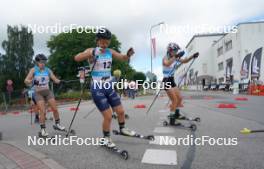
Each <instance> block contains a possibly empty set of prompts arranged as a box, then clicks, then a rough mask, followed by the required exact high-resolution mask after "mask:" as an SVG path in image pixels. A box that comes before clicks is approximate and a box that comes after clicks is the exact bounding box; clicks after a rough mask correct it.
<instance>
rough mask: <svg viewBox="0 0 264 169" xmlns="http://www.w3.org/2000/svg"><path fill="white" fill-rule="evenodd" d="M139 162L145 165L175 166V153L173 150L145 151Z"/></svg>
mask: <svg viewBox="0 0 264 169" xmlns="http://www.w3.org/2000/svg"><path fill="white" fill-rule="evenodd" d="M141 162H142V163H147V164H160V165H177V152H176V151H175V150H159V149H147V150H146V151H145V153H144V156H143V158H142V161H141Z"/></svg>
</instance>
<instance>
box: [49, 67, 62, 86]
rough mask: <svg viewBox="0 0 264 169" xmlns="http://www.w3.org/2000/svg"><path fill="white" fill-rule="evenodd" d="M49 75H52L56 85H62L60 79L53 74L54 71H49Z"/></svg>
mask: <svg viewBox="0 0 264 169" xmlns="http://www.w3.org/2000/svg"><path fill="white" fill-rule="evenodd" d="M49 74H50V78H51V79H52V80H53V82H55V83H56V84H59V83H60V79H58V78H57V77H56V76H55V75H54V73H53V72H52V70H49Z"/></svg>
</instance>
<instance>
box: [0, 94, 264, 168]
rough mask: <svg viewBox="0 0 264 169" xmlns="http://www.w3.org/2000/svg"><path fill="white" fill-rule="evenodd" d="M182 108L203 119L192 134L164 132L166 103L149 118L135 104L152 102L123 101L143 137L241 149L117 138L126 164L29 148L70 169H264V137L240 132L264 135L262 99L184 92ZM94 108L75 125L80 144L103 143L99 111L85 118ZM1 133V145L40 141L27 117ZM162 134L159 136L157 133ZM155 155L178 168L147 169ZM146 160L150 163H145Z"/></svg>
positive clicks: (104, 154) (77, 151) (73, 151)
mask: <svg viewBox="0 0 264 169" xmlns="http://www.w3.org/2000/svg"><path fill="white" fill-rule="evenodd" d="M183 95H184V98H185V99H184V107H183V108H181V111H182V112H183V113H184V114H186V115H187V116H189V117H200V118H201V122H200V123H195V124H196V125H197V131H196V132H192V131H190V130H187V129H182V128H178V127H163V125H162V119H164V118H165V117H166V114H167V113H168V112H167V109H168V107H167V106H166V103H167V101H168V99H167V97H159V98H158V100H157V101H156V103H155V104H154V106H153V107H152V109H151V111H150V112H149V114H148V115H146V114H145V112H146V110H147V108H145V109H144V108H143V109H135V108H134V106H135V105H137V104H145V105H146V106H148V105H149V104H150V103H151V101H152V99H153V96H146V97H139V98H136V99H135V100H130V99H125V100H123V105H124V107H125V110H126V113H127V114H128V115H129V116H130V118H129V119H127V122H126V126H127V127H128V128H130V129H133V130H135V131H137V132H139V133H142V134H146V135H149V134H153V135H155V136H171V138H185V137H187V136H188V135H190V136H192V137H194V138H201V137H203V136H209V137H211V138H225V139H228V138H235V139H237V145H229V146H228V145H209V144H205V145H204V146H201V145H156V144H150V143H149V141H148V140H142V139H137V138H128V137H124V136H115V135H113V134H112V139H113V141H114V142H115V143H116V144H117V145H118V147H120V148H121V149H125V150H127V151H128V152H129V159H128V160H123V159H122V158H120V157H119V156H117V155H115V154H113V153H111V152H109V151H107V150H106V149H104V148H102V147H99V146H91V145H90V146H85V145H83V146H78V145H72V146H52V145H48V146H30V148H33V149H35V150H37V151H40V152H42V153H44V154H46V155H48V156H49V157H50V158H52V159H54V160H55V161H57V162H58V163H59V164H61V165H62V166H64V167H65V168H69V169H108V168H117V169H128V168H131V169H132V168H133V169H172V168H174V169H175V168H184V169H207V168H208V169H263V168H264V161H263V158H264V133H256V134H250V135H243V134H241V133H240V132H239V131H240V130H241V129H243V128H245V127H247V128H250V129H264V111H263V103H264V102H263V101H264V97H257V96H242V97H247V98H248V101H236V100H235V99H234V98H235V97H238V96H233V95H231V94H227V93H222V92H205V93H202V92H183ZM220 103H232V104H235V105H236V106H237V108H234V109H220V108H217V105H218V104H220ZM75 105H76V104H74V105H64V106H63V107H60V109H59V110H60V112H61V121H62V124H64V125H65V126H68V125H69V123H70V120H71V118H72V115H73V111H71V110H70V108H71V107H74V106H75ZM92 108H94V105H93V103H92V102H83V103H82V104H81V106H80V110H79V111H78V114H77V117H76V119H75V121H74V124H73V128H74V129H75V130H76V132H77V136H78V137H81V138H87V137H89V138H91V137H92V138H96V137H101V135H102V134H101V121H102V117H101V114H100V113H99V112H98V111H97V110H96V111H94V112H93V113H92V114H91V115H90V116H88V117H87V119H84V118H83V117H84V116H85V115H86V114H87V112H88V111H89V110H91V109H92ZM183 123H184V124H185V125H190V122H183ZM52 124H53V122H51V121H48V122H47V124H46V125H47V127H48V131H49V133H50V134H56V133H57V132H54V131H53V129H52ZM112 128H113V129H117V128H118V125H117V121H116V120H114V119H113V123H112ZM0 130H1V131H2V133H3V137H4V138H3V139H4V140H8V141H14V142H17V143H19V144H23V145H27V139H28V136H34V135H37V132H38V131H39V126H38V125H33V126H31V125H30V115H29V113H21V114H19V115H13V114H12V115H11V114H10V115H4V116H0ZM157 131H159V132H157ZM151 149H155V150H160V153H159V154H162V153H163V152H164V153H166V152H167V151H168V150H170V151H169V152H173V153H176V154H177V156H176V157H173V156H170V155H166V154H165V155H163V156H162V157H157V159H156V160H155V159H154V160H152V161H150V162H151V163H155V162H161V163H163V162H166V161H167V160H166V159H171V160H174V162H176V163H177V164H175V163H173V164H172V163H171V164H169V165H164V164H148V163H142V159H143V157H144V154H145V153H146V152H147V151H148V150H151ZM145 158H147V159H149V158H150V160H151V157H145Z"/></svg>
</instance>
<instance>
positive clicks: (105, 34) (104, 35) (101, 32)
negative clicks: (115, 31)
mask: <svg viewBox="0 0 264 169" xmlns="http://www.w3.org/2000/svg"><path fill="white" fill-rule="evenodd" d="M111 38H112V33H111V32H110V31H109V30H108V29H106V28H100V29H98V32H97V34H96V40H98V39H107V40H110V39H111Z"/></svg>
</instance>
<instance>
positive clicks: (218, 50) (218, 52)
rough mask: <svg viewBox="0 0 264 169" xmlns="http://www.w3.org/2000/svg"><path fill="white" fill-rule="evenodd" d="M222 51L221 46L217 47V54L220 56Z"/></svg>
mask: <svg viewBox="0 0 264 169" xmlns="http://www.w3.org/2000/svg"><path fill="white" fill-rule="evenodd" d="M223 53H224V50H223V46H221V47H220V48H218V49H217V56H221V55H222V54H223Z"/></svg>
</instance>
